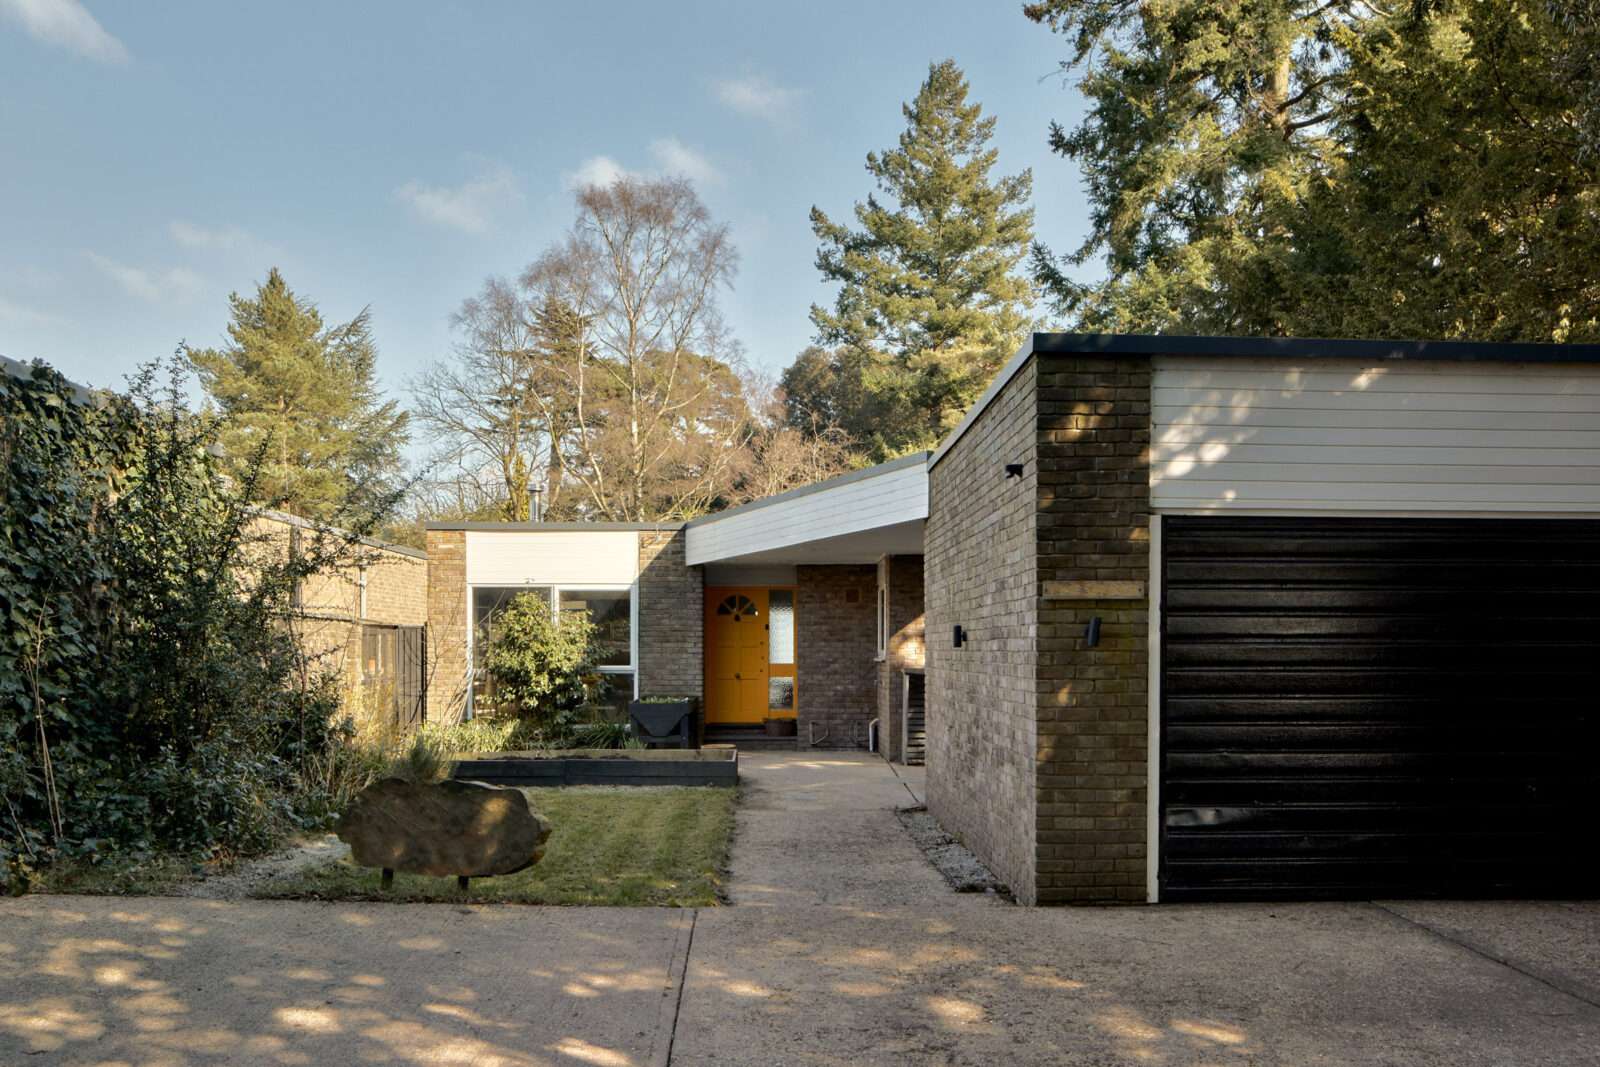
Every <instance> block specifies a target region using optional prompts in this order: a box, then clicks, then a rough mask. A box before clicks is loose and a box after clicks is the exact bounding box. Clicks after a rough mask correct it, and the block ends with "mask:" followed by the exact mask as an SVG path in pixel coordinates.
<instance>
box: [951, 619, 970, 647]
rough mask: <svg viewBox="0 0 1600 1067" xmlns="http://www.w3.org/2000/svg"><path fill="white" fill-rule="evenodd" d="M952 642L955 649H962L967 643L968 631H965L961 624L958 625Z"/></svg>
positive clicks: (952, 636)
mask: <svg viewBox="0 0 1600 1067" xmlns="http://www.w3.org/2000/svg"><path fill="white" fill-rule="evenodd" d="M951 640H952V641H953V642H954V647H955V648H960V647H961V646H962V645H964V644H966V643H967V631H965V630H963V629H962V628H961V626H960V624H959V623H958V624H957V625H956V629H955V633H953V634H952V635H951Z"/></svg>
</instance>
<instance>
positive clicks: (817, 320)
mask: <svg viewBox="0 0 1600 1067" xmlns="http://www.w3.org/2000/svg"><path fill="white" fill-rule="evenodd" d="M967 92H968V85H967V80H966V77H965V76H964V75H963V74H962V73H961V70H960V69H959V68H958V67H957V66H956V65H955V63H954V62H953V61H951V60H945V61H944V62H942V63H935V64H933V65H932V66H930V67H929V70H928V77H927V80H926V81H924V82H923V83H922V87H921V88H920V90H919V91H918V92H917V95H916V98H915V99H914V100H912V102H911V103H909V104H907V105H905V106H904V107H903V108H902V110H903V112H904V114H905V118H906V126H907V128H906V130H905V132H904V133H902V134H901V135H900V139H899V143H898V145H897V146H896V147H895V148H893V149H890V150H889V151H887V152H883V153H881V154H880V153H877V152H872V153H869V154H868V155H867V173H869V174H871V175H872V176H873V178H874V179H875V180H876V182H877V185H878V191H879V193H881V194H885V195H886V196H887V197H889V198H890V202H888V203H884V202H881V201H880V200H879V199H878V196H877V195H876V194H874V195H870V196H868V197H867V199H866V201H865V202H864V203H860V204H857V205H856V208H855V218H856V223H857V224H858V226H859V228H858V229H851V228H850V227H848V226H846V225H844V224H842V223H837V222H835V221H833V220H832V219H830V218H829V217H828V216H827V215H826V214H824V213H823V212H822V210H821V209H819V208H812V210H811V228H812V230H813V232H815V234H816V235H817V238H818V240H819V241H820V242H821V247H820V249H819V250H818V252H817V269H818V270H820V271H821V272H822V276H823V277H824V278H825V279H827V280H828V281H830V282H838V283H840V289H839V294H838V297H837V299H836V300H835V302H834V306H833V307H832V308H831V309H828V308H823V307H819V306H815V305H813V306H812V308H811V321H812V322H813V323H814V324H815V325H816V328H817V340H818V341H819V342H820V343H821V344H822V345H824V346H826V347H824V348H819V349H809V350H807V352H806V353H803V354H802V356H801V358H800V360H798V361H797V362H796V364H795V366H794V367H791V368H790V370H789V371H788V372H787V373H786V374H785V375H784V381H783V386H784V391H785V393H786V394H787V396H788V399H789V404H790V412H791V423H792V424H793V425H794V426H796V428H801V429H803V428H804V427H805V426H806V425H807V424H809V423H812V422H814V421H817V420H819V419H820V421H821V422H822V423H824V424H826V425H833V426H838V427H839V428H840V429H842V430H843V431H844V432H845V433H846V434H848V435H849V436H850V437H852V438H854V439H856V440H858V441H861V442H863V443H866V444H867V445H868V446H869V451H870V452H871V453H872V454H873V456H874V458H876V459H884V458H887V457H889V456H893V455H898V454H901V453H904V452H908V451H911V450H913V449H917V448H924V447H928V446H930V445H932V444H933V443H935V442H936V441H937V440H938V439H939V438H940V437H941V436H943V434H944V433H945V432H947V431H948V430H949V429H951V428H952V427H953V426H954V425H955V423H956V422H957V421H959V420H960V418H961V416H962V415H963V414H964V413H965V412H966V410H967V408H968V407H970V406H971V404H972V402H973V401H974V400H975V399H976V398H977V396H978V394H979V393H980V392H981V391H982V390H983V388H984V386H985V385H986V384H987V383H988V381H989V379H990V378H991V377H992V376H993V374H994V372H995V371H996V370H997V369H999V367H1000V365H1001V364H1002V363H1004V362H1005V360H1006V359H1007V358H1009V357H1010V356H1011V354H1012V353H1013V352H1014V351H1015V350H1016V348H1017V346H1018V345H1019V344H1020V343H1021V341H1022V338H1023V335H1024V333H1025V332H1026V331H1027V329H1028V326H1029V321H1030V320H1029V316H1030V311H1031V308H1032V305H1033V298H1034V292H1033V286H1032V284H1031V282H1029V280H1028V279H1027V278H1026V277H1025V276H1023V275H1021V274H1020V273H1018V272H1017V267H1018V266H1019V264H1021V262H1022V260H1023V259H1024V258H1025V257H1026V256H1027V253H1028V243H1029V241H1030V240H1031V239H1032V228H1033V212H1032V210H1031V209H1029V208H1027V207H1026V206H1024V205H1025V204H1026V203H1027V200H1028V197H1029V194H1030V192H1031V190H1032V181H1033V179H1032V176H1031V174H1030V173H1029V172H1027V171H1024V172H1022V173H1021V174H1018V175H1012V176H1002V177H998V178H991V176H990V171H992V170H993V169H994V166H995V163H996V161H997V153H996V151H995V149H993V148H991V147H989V141H990V139H991V138H992V137H993V134H994V125H995V120H994V119H993V118H985V117H983V111H982V108H981V107H980V106H979V105H978V104H976V103H968V101H967Z"/></svg>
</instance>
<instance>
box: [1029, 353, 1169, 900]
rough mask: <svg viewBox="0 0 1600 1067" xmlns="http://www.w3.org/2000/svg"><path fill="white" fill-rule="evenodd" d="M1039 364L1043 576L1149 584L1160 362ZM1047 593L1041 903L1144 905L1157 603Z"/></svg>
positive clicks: (1054, 360)
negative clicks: (1153, 390) (1091, 643)
mask: <svg viewBox="0 0 1600 1067" xmlns="http://www.w3.org/2000/svg"><path fill="white" fill-rule="evenodd" d="M1037 361H1038V363H1039V417H1038V427H1039V453H1038V455H1039V485H1038V498H1039V580H1040V582H1041V583H1048V582H1052V581H1080V580H1117V581H1138V582H1146V583H1148V580H1149V577H1150V470H1149V450H1150V363H1149V360H1147V359H1084V358H1078V357H1065V356H1041V357H1038V358H1037ZM1041 588H1042V590H1043V591H1044V593H1045V595H1044V596H1043V597H1042V599H1041V600H1040V610H1039V734H1038V762H1039V778H1038V794H1037V813H1038V845H1039V856H1038V893H1037V899H1038V901H1039V902H1040V903H1053V902H1065V901H1090V900H1093V901H1106V900H1143V899H1144V898H1145V891H1146V888H1145V837H1146V833H1147V829H1146V825H1145V801H1146V797H1147V789H1146V785H1147V772H1148V769H1147V765H1146V762H1145V760H1146V734H1147V732H1148V703H1147V692H1148V690H1147V685H1148V677H1147V676H1148V673H1149V658H1148V654H1149V648H1148V645H1149V640H1148V638H1149V616H1148V610H1149V604H1148V600H1147V599H1145V600H1104V601H1082V600H1059V599H1053V598H1052V597H1051V596H1050V595H1049V589H1050V587H1049V586H1048V585H1043V586H1042V587H1041ZM1095 616H1098V617H1099V618H1100V619H1101V631H1100V643H1099V645H1098V646H1097V647H1095V648H1088V647H1086V645H1085V642H1084V631H1085V629H1086V628H1087V626H1088V623H1089V620H1090V619H1091V618H1093V617H1095Z"/></svg>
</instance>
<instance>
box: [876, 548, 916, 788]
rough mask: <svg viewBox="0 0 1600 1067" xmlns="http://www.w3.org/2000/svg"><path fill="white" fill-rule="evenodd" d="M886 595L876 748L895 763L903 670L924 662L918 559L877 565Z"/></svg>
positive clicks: (896, 559)
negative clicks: (886, 629)
mask: <svg viewBox="0 0 1600 1067" xmlns="http://www.w3.org/2000/svg"><path fill="white" fill-rule="evenodd" d="M881 566H882V568H883V571H884V579H885V582H886V584H887V586H888V592H889V640H888V642H887V646H888V647H887V648H886V650H885V655H884V658H883V660H882V661H881V662H880V663H879V664H878V730H879V735H878V736H879V739H880V741H879V744H880V748H881V750H882V752H883V755H884V757H885V758H886V759H891V760H899V759H901V758H902V757H903V753H902V752H901V751H900V717H901V716H900V701H901V692H902V687H903V685H904V682H903V679H904V676H905V669H906V668H907V667H918V668H920V667H922V666H923V665H924V663H925V662H926V657H925V648H924V636H925V635H924V632H923V623H924V615H923V594H922V557H921V556H890V557H888V558H887V559H885V560H884V561H883V563H882V564H881Z"/></svg>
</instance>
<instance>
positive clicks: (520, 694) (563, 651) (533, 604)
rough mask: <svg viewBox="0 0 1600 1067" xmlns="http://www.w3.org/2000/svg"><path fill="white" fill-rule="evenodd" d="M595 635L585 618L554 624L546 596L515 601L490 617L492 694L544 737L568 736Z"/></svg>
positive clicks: (583, 694) (590, 671) (583, 697)
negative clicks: (542, 733)
mask: <svg viewBox="0 0 1600 1067" xmlns="http://www.w3.org/2000/svg"><path fill="white" fill-rule="evenodd" d="M595 633H596V627H595V624H594V623H593V622H591V621H590V620H589V617H588V616H587V615H585V614H582V613H579V612H566V613H564V614H563V617H562V618H560V619H557V618H555V617H554V616H553V615H552V614H551V611H550V603H549V601H548V600H547V599H546V598H545V597H543V596H540V595H538V594H536V593H523V594H521V595H519V596H516V597H513V598H512V600H511V603H510V604H509V605H507V606H506V608H505V609H504V610H502V611H501V612H499V613H497V614H496V616H495V618H494V625H493V633H492V637H491V639H490V643H489V648H488V651H487V652H486V653H485V656H484V666H485V667H486V668H487V670H488V671H489V674H490V677H491V678H492V679H493V681H494V687H495V695H496V696H497V697H498V698H501V699H503V700H504V701H506V702H507V703H509V704H510V705H511V707H512V709H514V711H515V714H516V715H517V717H518V718H521V719H523V720H525V721H527V722H531V723H533V724H534V725H535V726H537V727H538V728H539V729H540V730H541V731H543V732H544V733H546V734H547V735H564V734H566V733H568V732H569V731H570V730H571V728H572V727H573V726H574V725H575V724H576V723H577V721H578V711H579V709H580V708H582V707H583V705H584V703H585V702H586V701H587V699H588V697H589V688H588V684H587V679H588V678H589V677H590V676H592V675H594V673H595V672H594V657H593V653H592V648H593V645H594V639H595Z"/></svg>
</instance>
